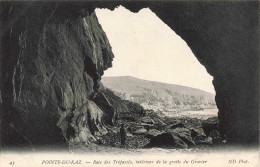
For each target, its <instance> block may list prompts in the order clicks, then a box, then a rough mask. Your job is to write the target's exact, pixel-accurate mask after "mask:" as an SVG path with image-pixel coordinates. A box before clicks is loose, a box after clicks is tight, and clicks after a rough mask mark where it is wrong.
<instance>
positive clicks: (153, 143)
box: [145, 133, 188, 148]
mask: <svg viewBox="0 0 260 167" xmlns="http://www.w3.org/2000/svg"><path fill="white" fill-rule="evenodd" d="M151 147H160V148H188V145H187V144H186V143H185V142H184V141H182V140H181V139H180V138H178V137H177V136H174V135H172V134H170V133H162V134H159V135H157V136H155V137H153V138H152V139H151V140H150V142H149V143H148V144H147V145H146V146H145V148H151Z"/></svg>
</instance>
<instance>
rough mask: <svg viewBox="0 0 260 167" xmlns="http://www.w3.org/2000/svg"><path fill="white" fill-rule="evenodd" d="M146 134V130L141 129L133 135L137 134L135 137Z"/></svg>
mask: <svg viewBox="0 0 260 167" xmlns="http://www.w3.org/2000/svg"><path fill="white" fill-rule="evenodd" d="M146 132H147V130H146V129H144V128H140V129H137V130H135V131H133V132H132V133H133V134H135V135H143V134H145V133H146Z"/></svg>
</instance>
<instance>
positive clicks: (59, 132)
mask: <svg viewBox="0 0 260 167" xmlns="http://www.w3.org/2000/svg"><path fill="white" fill-rule="evenodd" d="M24 7H25V8H26V10H23V8H24ZM5 9H6V10H7V11H8V12H5V13H1V14H6V16H5V17H4V18H5V19H7V20H6V21H7V22H6V23H7V24H8V23H10V24H11V25H10V27H8V29H1V30H6V31H5V32H3V31H2V34H1V35H2V36H1V37H2V38H1V44H2V45H1V46H2V47H1V63H2V66H1V74H2V78H1V95H2V99H3V103H2V108H1V114H2V120H1V121H2V122H1V123H2V125H1V128H2V134H1V140H2V141H1V143H2V144H3V145H8V146H17V145H19V144H21V145H24V143H27V144H28V145H32V146H33V145H43V146H46V145H59V144H61V145H63V144H65V143H66V141H65V139H66V140H72V141H76V142H88V141H89V140H95V137H94V135H95V134H96V133H97V132H98V133H105V132H106V129H105V127H104V125H103V121H102V119H103V117H104V116H105V115H106V113H105V111H102V110H100V109H99V107H98V106H97V105H96V104H95V103H94V102H93V101H92V96H93V95H94V94H95V92H96V90H97V89H98V87H99V84H100V79H101V76H102V75H103V72H104V70H106V69H107V68H109V67H111V65H112V60H113V57H114V55H113V53H112V51H111V46H110V44H109V42H108V39H107V37H106V35H105V33H104V32H103V30H102V28H101V26H100V24H99V23H98V20H97V17H96V15H95V13H94V12H93V13H88V12H87V11H82V12H79V13H78V15H77V17H73V16H66V17H63V15H62V14H61V12H58V14H55V12H56V10H57V11H58V10H60V8H58V7H57V6H56V5H47V6H44V5H43V4H37V3H35V4H31V6H30V7H28V8H27V6H26V4H23V3H18V4H16V5H14V6H9V7H8V6H6V8H5ZM51 9H52V10H51ZM21 10H23V11H21ZM46 10H47V11H48V12H46ZM19 11H21V12H23V13H22V14H21V15H20V18H17V20H16V21H14V20H13V19H14V17H16V13H19ZM63 12H64V13H65V12H68V11H63ZM17 17H18V16H17ZM12 21H14V22H12ZM11 22H12V23H11ZM63 136H64V137H63Z"/></svg>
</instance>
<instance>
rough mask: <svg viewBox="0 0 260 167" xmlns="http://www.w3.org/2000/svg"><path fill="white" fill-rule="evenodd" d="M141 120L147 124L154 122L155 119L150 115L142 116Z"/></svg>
mask: <svg viewBox="0 0 260 167" xmlns="http://www.w3.org/2000/svg"><path fill="white" fill-rule="evenodd" d="M140 120H141V122H143V123H146V124H154V120H153V119H152V118H151V117H149V116H146V117H142V118H141V119H140Z"/></svg>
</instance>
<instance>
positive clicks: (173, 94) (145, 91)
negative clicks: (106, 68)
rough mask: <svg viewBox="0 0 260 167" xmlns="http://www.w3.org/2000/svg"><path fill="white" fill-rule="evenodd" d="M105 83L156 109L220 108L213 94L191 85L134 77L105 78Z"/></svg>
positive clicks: (129, 97) (121, 94)
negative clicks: (217, 106)
mask: <svg viewBox="0 0 260 167" xmlns="http://www.w3.org/2000/svg"><path fill="white" fill-rule="evenodd" d="M102 83H103V84H104V85H105V86H106V87H108V88H110V89H111V90H113V91H115V93H116V94H117V95H118V96H120V97H121V98H122V99H125V100H130V101H132V102H135V103H138V104H140V105H142V106H143V107H144V108H145V109H152V110H154V111H157V110H161V111H183V110H196V109H197V110H199V109H201V110H203V108H215V107H216V104H215V96H214V95H213V94H211V93H208V92H205V91H202V90H199V89H195V88H191V87H186V86H180V85H174V84H166V83H162V82H155V81H148V80H142V79H138V78H134V77H130V76H122V77H102Z"/></svg>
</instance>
